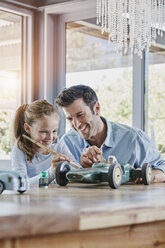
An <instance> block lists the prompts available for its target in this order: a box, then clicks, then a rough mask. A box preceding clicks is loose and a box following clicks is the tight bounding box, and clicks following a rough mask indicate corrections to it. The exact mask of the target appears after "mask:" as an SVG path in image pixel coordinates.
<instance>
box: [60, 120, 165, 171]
mask: <svg viewBox="0 0 165 248" xmlns="http://www.w3.org/2000/svg"><path fill="white" fill-rule="evenodd" d="M102 120H103V121H104V122H105V123H106V125H107V137H106V139H105V141H104V143H103V144H102V146H101V148H102V151H103V157H104V158H105V159H106V161H107V160H108V156H109V155H114V156H116V158H117V160H118V162H119V163H120V164H127V163H129V164H131V165H134V166H135V168H139V167H142V165H143V163H150V164H151V165H152V167H153V168H155V169H160V170H162V171H164V172H165V160H163V159H162V158H161V155H160V153H159V152H158V150H157V149H156V147H155V146H154V144H153V142H152V141H151V139H150V138H149V137H148V136H147V134H146V133H145V132H143V131H142V130H140V129H137V128H132V127H129V126H127V125H123V124H119V123H115V122H110V121H107V120H105V119H104V118H102ZM60 141H61V143H65V144H66V145H67V146H68V148H69V150H70V152H71V153H72V154H73V156H74V157H75V159H76V160H77V161H79V162H80V157H81V153H82V151H83V149H84V148H85V147H89V146H91V145H90V144H89V143H88V141H86V140H84V139H83V138H82V137H81V136H80V135H79V134H78V133H77V132H76V131H75V130H74V129H70V130H69V131H68V132H67V133H66V134H64V135H63V136H62V138H61V140H60Z"/></svg>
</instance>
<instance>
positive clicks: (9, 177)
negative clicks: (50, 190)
mask: <svg viewBox="0 0 165 248" xmlns="http://www.w3.org/2000/svg"><path fill="white" fill-rule="evenodd" d="M27 189H28V181H27V178H26V177H25V176H22V175H20V174H18V173H17V172H15V171H0V194H1V193H2V192H3V191H4V190H16V191H18V192H19V193H24V192H25V191H26V190H27Z"/></svg>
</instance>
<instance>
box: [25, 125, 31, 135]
mask: <svg viewBox="0 0 165 248" xmlns="http://www.w3.org/2000/svg"><path fill="white" fill-rule="evenodd" d="M24 130H25V132H26V133H30V126H29V124H27V123H24Z"/></svg>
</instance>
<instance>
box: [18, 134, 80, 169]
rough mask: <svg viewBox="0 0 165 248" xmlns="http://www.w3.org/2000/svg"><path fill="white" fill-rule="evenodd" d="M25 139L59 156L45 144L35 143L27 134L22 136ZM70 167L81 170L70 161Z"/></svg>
mask: <svg viewBox="0 0 165 248" xmlns="http://www.w3.org/2000/svg"><path fill="white" fill-rule="evenodd" d="M22 136H23V137H24V138H25V139H27V140H29V141H31V142H32V143H34V144H36V145H37V146H39V147H41V148H42V149H45V150H47V151H48V152H50V153H52V154H53V155H55V156H56V155H59V154H58V153H56V152H55V151H53V150H51V149H49V148H48V147H47V146H44V145H43V144H41V143H39V142H38V141H35V140H34V139H32V138H30V137H29V136H27V135H26V134H23V135H22ZM70 165H71V166H72V167H74V168H76V169H77V168H80V167H79V166H78V165H76V164H75V163H74V162H73V161H70Z"/></svg>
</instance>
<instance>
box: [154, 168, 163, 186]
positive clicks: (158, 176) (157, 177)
mask: <svg viewBox="0 0 165 248" xmlns="http://www.w3.org/2000/svg"><path fill="white" fill-rule="evenodd" d="M163 182H165V173H164V172H163V171H161V170H152V183H163Z"/></svg>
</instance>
